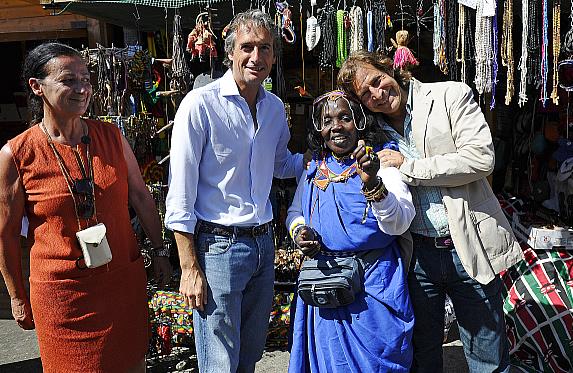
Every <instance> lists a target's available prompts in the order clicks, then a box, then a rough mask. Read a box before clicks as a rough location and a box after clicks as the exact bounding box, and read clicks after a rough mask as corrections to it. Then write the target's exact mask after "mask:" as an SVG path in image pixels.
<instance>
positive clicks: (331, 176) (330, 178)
mask: <svg viewBox="0 0 573 373" xmlns="http://www.w3.org/2000/svg"><path fill="white" fill-rule="evenodd" d="M315 162H316V175H315V176H314V179H313V183H314V185H316V186H317V187H318V188H320V190H322V191H324V190H326V188H328V184H330V183H344V182H346V180H348V179H350V178H351V177H352V175H354V174H355V173H356V167H357V165H356V161H354V162H353V163H352V164H351V165H350V166H348V167H347V168H346V169H345V170H344V171H342V172H341V173H339V174H337V173H336V172H334V171H332V170H331V169H330V168H328V166H327V164H326V156H325V154H323V156H322V157H321V159H320V161H319V160H318V159H317V160H316V161H315Z"/></svg>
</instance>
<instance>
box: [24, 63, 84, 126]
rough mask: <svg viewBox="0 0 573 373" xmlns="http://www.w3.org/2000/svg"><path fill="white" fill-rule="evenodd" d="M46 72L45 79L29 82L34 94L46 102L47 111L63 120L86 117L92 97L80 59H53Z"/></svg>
mask: <svg viewBox="0 0 573 373" xmlns="http://www.w3.org/2000/svg"><path fill="white" fill-rule="evenodd" d="M45 69H46V72H47V73H48V74H47V76H46V77H45V78H43V79H36V78H31V79H30V81H29V84H30V87H31V88H32V90H33V92H34V93H35V94H36V95H38V96H40V97H42V99H43V100H44V110H48V111H51V112H52V113H53V114H55V115H58V116H60V117H63V118H65V117H74V116H80V115H83V114H84V113H85V112H86V110H87V108H88V105H89V102H90V98H91V95H92V86H91V84H90V73H89V71H88V68H87V66H86V64H85V62H84V61H83V60H82V59H81V58H80V57H76V56H61V57H56V58H53V59H51V60H50V61H49V62H48V63H47V64H46V65H45Z"/></svg>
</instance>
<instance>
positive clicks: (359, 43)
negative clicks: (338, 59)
mask: <svg viewBox="0 0 573 373" xmlns="http://www.w3.org/2000/svg"><path fill="white" fill-rule="evenodd" d="M363 48H364V22H363V17H362V9H361V8H360V7H359V6H356V5H355V6H353V7H352V8H350V53H352V52H354V51H358V50H360V49H363Z"/></svg>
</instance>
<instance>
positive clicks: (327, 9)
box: [318, 0, 336, 68]
mask: <svg viewBox="0 0 573 373" xmlns="http://www.w3.org/2000/svg"><path fill="white" fill-rule="evenodd" d="M318 23H319V24H320V29H321V30H322V48H321V50H320V54H319V57H318V63H319V65H320V67H321V68H331V67H333V66H334V62H335V61H336V39H335V37H336V32H335V30H336V9H335V8H334V6H333V5H332V4H331V3H330V1H329V0H327V1H326V4H324V8H322V12H320V13H319V15H318Z"/></svg>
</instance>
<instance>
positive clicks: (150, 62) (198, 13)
mask: <svg viewBox="0 0 573 373" xmlns="http://www.w3.org/2000/svg"><path fill="white" fill-rule="evenodd" d="M104 3H105V4H106V7H103V6H101V5H102V4H104ZM569 4H570V2H568V3H565V2H563V3H562V2H561V1H560V0H543V1H537V0H498V1H489V2H485V1H484V2H482V1H470V0H465V1H455V0H434V1H430V0H416V1H405V0H404V1H400V0H393V1H390V0H388V1H370V0H364V1H362V0H358V1H352V2H350V1H348V2H347V1H342V0H340V1H333V0H326V1H324V0H318V1H315V0H311V1H306V0H285V1H279V2H276V3H275V2H270V1H265V0H261V1H250V2H247V1H232V0H231V1H193V0H180V1H168V0H156V1H153V0H124V1H111V2H107V1H75V2H70V3H65V2H64V3H62V4H61V6H62V7H64V8H65V10H67V11H71V12H78V13H81V14H86V15H90V16H97V17H100V18H102V19H105V20H107V21H109V22H115V23H117V24H120V25H122V26H124V27H128V28H131V29H135V30H137V35H138V37H137V39H138V42H137V43H136V45H130V46H121V47H119V46H115V47H113V46H110V47H104V46H99V47H98V48H94V49H87V50H85V51H84V55H85V58H86V59H87V60H88V61H89V66H90V69H91V70H92V72H93V74H94V75H93V79H94V83H95V84H94V99H93V103H92V107H91V109H90V112H89V115H90V116H92V117H97V118H99V119H102V120H105V121H108V122H110V123H113V124H114V125H117V126H118V127H119V128H120V129H121V130H122V132H123V133H124V135H125V136H126V137H127V139H128V140H129V142H130V144H131V145H132V147H133V149H134V151H135V154H136V157H137V159H138V161H139V164H140V167H141V170H142V173H143V175H144V179H145V181H146V182H147V183H148V185H149V188H150V190H151V191H152V193H153V195H154V198H155V200H156V202H157V205H158V207H159V211H160V213H161V214H162V213H163V212H164V198H165V194H166V180H167V168H166V166H167V165H168V162H169V144H170V128H171V126H172V119H173V117H174V114H175V112H176V110H177V106H178V103H179V102H180V100H181V98H182V97H183V96H184V95H185V94H186V93H187V92H189V91H190V90H192V89H194V88H195V87H198V86H201V85H204V84H206V83H207V82H209V81H212V80H213V79H216V78H217V77H218V76H220V75H221V59H222V55H223V53H224V52H223V48H222V45H223V40H224V33H225V26H226V25H227V24H228V23H229V21H230V20H231V18H232V16H233V15H234V14H236V13H237V12H240V11H243V10H246V9H249V8H252V7H257V8H261V9H263V10H264V11H265V12H268V13H270V14H271V16H272V17H273V19H274V20H275V24H276V27H277V31H278V32H279V34H280V35H281V36H282V39H283V53H282V54H280V55H278V56H276V57H277V62H276V65H275V68H274V70H273V73H272V74H271V76H270V77H269V78H268V79H267V81H265V84H264V86H265V88H266V89H268V90H270V91H272V92H274V93H276V94H277V95H278V96H279V97H280V98H281V99H282V100H283V101H284V103H285V107H286V111H287V116H288V123H289V126H290V129H291V143H290V144H289V147H290V149H291V150H292V151H297V152H302V151H304V150H305V149H306V140H305V138H306V123H307V120H308V118H309V115H310V110H309V107H310V105H311V102H312V99H313V97H316V96H318V95H320V94H321V93H322V92H324V91H326V90H330V89H332V88H334V81H335V77H336V73H337V68H338V67H339V66H340V64H341V63H342V62H343V61H344V60H345V58H346V57H347V56H348V54H349V53H351V52H352V51H354V50H358V49H368V50H371V51H373V50H378V51H383V52H385V53H387V54H389V55H391V56H393V58H394V63H395V66H396V67H397V68H402V69H407V70H410V71H411V72H412V74H413V75H414V77H417V78H419V79H420V80H422V81H425V82H429V81H437V80H446V79H448V80H457V81H463V82H466V83H468V84H469V85H470V86H472V88H474V90H475V93H476V98H477V100H478V101H479V103H480V104H481V106H482V110H483V111H484V113H485V114H486V118H487V120H488V122H489V125H490V127H491V129H492V133H493V134H494V142H495V148H496V165H495V170H494V174H493V178H492V185H493V188H494V190H495V191H496V192H498V193H499V199H500V203H501V204H502V207H503V208H504V210H505V211H506V213H507V215H508V218H509V220H510V221H511V222H513V227H514V229H515V231H516V235H517V236H518V238H520V239H521V240H522V243H523V251H524V256H525V260H524V261H523V262H521V263H520V264H518V265H517V266H515V267H513V268H511V269H509V270H508V271H507V272H506V273H505V274H504V276H503V279H504V282H505V288H506V298H505V311H506V321H507V328H508V336H509V338H510V341H509V342H510V349H511V357H512V363H513V364H514V365H515V366H516V367H520V368H521V369H523V370H524V371H527V370H528V369H529V370H531V369H535V370H540V371H544V370H545V371H554V372H568V371H571V370H572V369H573V347H572V344H571V340H572V339H573V337H572V334H573V327H572V325H573V322H572V320H573V315H572V309H573V306H572V303H573V294H572V290H571V287H572V286H573V285H572V279H571V278H572V277H571V276H572V274H573V266H572V264H571V263H572V260H571V250H573V232H572V231H570V230H568V227H569V226H572V225H573V181H571V180H573V179H572V174H573V142H572V141H573V140H572V136H573V135H571V134H570V129H571V127H572V126H573V119H571V118H572V116H571V113H570V100H571V98H570V92H571V91H573V18H572V13H573V12H572V10H571V9H570V8H569V6H566V5H569ZM108 6H110V8H107V7H108ZM118 9H119V10H120V11H119V12H118V11H117V10H118ZM143 31H146V32H145V33H144V32H143ZM294 188H295V182H294V180H293V181H278V180H277V181H276V182H275V183H274V185H273V189H272V191H271V202H272V204H273V212H274V216H275V219H274V231H275V236H276V237H275V244H276V247H277V252H276V261H275V264H276V268H275V269H276V280H277V281H276V284H275V288H276V294H275V307H274V309H273V313H272V314H271V316H270V322H271V327H270V330H269V345H272V346H273V347H281V348H284V347H286V343H287V334H288V325H289V317H290V314H289V312H290V302H291V300H292V292H293V291H294V284H295V281H296V278H297V270H298V267H299V265H300V262H301V260H302V258H301V255H300V253H299V251H297V250H296V249H295V248H294V246H293V244H292V242H291V240H290V239H289V238H288V233H287V230H286V228H285V226H284V219H285V216H286V209H287V208H288V206H289V204H290V201H291V199H292V196H293V194H294ZM134 224H135V225H137V222H134ZM164 241H165V244H166V246H168V247H173V248H174V242H173V238H172V235H171V233H170V232H169V231H165V232H164ZM541 243H543V244H541ZM141 247H142V252H143V253H144V255H147V252H148V249H149V245H148V244H147V243H146V242H145V240H144V239H143V238H142V240H141ZM172 263H173V265H174V266H175V267H177V258H176V250H172ZM177 281H178V280H177V278H176V277H175V278H174V280H173V283H172V291H157V290H156V289H154V288H153V286H152V284H150V289H149V298H150V302H149V305H150V316H151V319H152V321H153V328H154V329H153V330H154V336H155V338H154V339H153V342H152V346H151V347H150V353H151V354H152V355H153V354H167V353H169V352H170V350H171V347H172V346H173V345H178V344H192V338H190V337H191V335H192V325H191V318H190V316H189V310H187V309H185V307H184V305H183V304H182V301H181V298H180V297H179V296H178V294H177V293H176V290H177Z"/></svg>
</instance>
